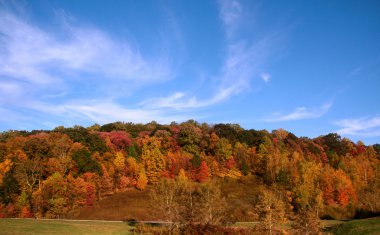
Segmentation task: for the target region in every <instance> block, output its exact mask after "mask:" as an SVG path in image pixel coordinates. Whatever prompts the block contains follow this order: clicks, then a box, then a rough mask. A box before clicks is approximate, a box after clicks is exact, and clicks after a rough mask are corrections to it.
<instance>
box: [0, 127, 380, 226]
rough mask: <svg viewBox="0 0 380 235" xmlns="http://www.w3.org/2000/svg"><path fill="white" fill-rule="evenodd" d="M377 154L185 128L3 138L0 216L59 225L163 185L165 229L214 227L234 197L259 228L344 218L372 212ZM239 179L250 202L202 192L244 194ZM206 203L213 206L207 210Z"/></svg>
mask: <svg viewBox="0 0 380 235" xmlns="http://www.w3.org/2000/svg"><path fill="white" fill-rule="evenodd" d="M379 152H380V147H379V145H378V144H375V145H373V146H367V145H365V144H364V143H363V142H361V141H358V142H357V143H354V142H352V141H351V140H349V139H347V138H342V137H341V136H339V135H338V134H335V133H330V134H328V135H324V136H320V137H318V138H315V139H310V138H306V137H301V138H298V137H297V136H295V135H294V134H292V133H290V132H287V131H285V130H283V129H277V130H274V131H272V132H268V131H265V130H260V131H259V130H245V129H243V128H242V127H240V126H239V125H238V124H216V125H208V124H205V123H203V124H200V123H197V122H196V121H194V120H189V121H187V122H184V123H180V124H177V123H174V122H173V123H171V124H170V125H161V124H158V123H156V122H154V121H153V122H150V123H147V124H133V123H125V122H115V123H110V124H105V125H103V126H99V125H94V126H91V127H89V128H84V127H80V126H74V127H71V128H64V127H57V128H55V129H54V130H52V131H7V132H3V133H0V202H1V203H2V205H1V206H0V207H1V208H2V209H1V210H2V212H0V213H1V216H10V217H17V216H23V217H25V216H36V217H52V218H58V217H59V218H63V217H68V216H69V215H73V214H76V213H78V211H79V209H80V208H82V207H92V206H94V205H95V203H96V202H97V200H100V199H102V198H106V197H108V196H109V195H111V194H113V193H115V192H118V191H126V190H128V188H131V187H135V188H137V189H139V190H146V189H147V187H148V188H149V189H150V188H151V187H153V188H155V187H158V188H160V187H162V185H161V183H160V182H161V181H162V180H163V179H165V180H167V183H166V186H167V187H169V186H170V187H173V190H174V191H175V193H174V194H175V198H176V200H177V199H178V200H181V202H183V203H180V206H179V210H178V211H180V212H178V213H177V215H176V216H174V217H172V218H171V219H170V220H179V221H181V220H183V218H186V219H187V221H193V222H196V221H209V222H210V223H221V222H220V221H221V220H219V219H217V218H218V216H215V217H214V216H211V217H210V214H209V216H208V217H207V216H206V214H207V213H206V212H205V211H207V210H208V209H207V208H210V206H211V205H212V206H215V207H216V208H221V207H222V206H221V205H222V204H223V198H225V197H224V196H226V197H227V196H228V197H231V198H233V197H236V198H235V199H231V200H234V202H235V204H236V205H237V206H238V207H239V209H240V212H239V213H242V214H241V216H242V217H244V218H259V217H260V218H261V219H262V220H263V222H264V221H266V222H265V223H263V224H266V225H265V226H266V228H268V224H274V223H275V221H276V218H275V217H276V216H277V215H283V214H284V212H285V213H286V214H287V216H280V217H281V218H279V220H282V219H286V218H284V217H289V218H290V219H293V217H292V216H294V215H296V214H297V213H300V212H302V211H304V210H313V211H314V212H315V214H316V216H317V217H324V216H325V217H333V218H351V217H353V216H354V215H355V213H356V212H357V211H361V212H363V213H364V212H365V213H377V212H379V211H380V196H379V195H380V154H379ZM246 179H250V180H251V181H252V182H250V183H254V184H255V185H256V186H255V187H256V189H255V190H256V191H255V190H253V191H254V193H252V192H251V191H250V190H248V191H250V192H251V194H246V195H244V194H243V193H242V190H240V189H239V188H238V187H237V188H236V189H235V192H230V194H227V195H221V194H219V192H218V190H217V188H218V187H216V186H212V185H211V184H212V182H214V181H215V180H216V181H218V180H219V181H222V182H228V181H233V182H235V183H234V184H236V185H238V184H240V183H241V186H242V187H244V185H245V184H247V183H246V182H245V183H242V182H243V181H244V180H246ZM172 181H173V182H175V183H170V182H172ZM239 182H240V183H239ZM157 184H158V185H157ZM155 185H157V186H155ZM206 185H207V186H206ZM166 186H165V187H166ZM252 187H254V186H252ZM215 190H216V191H215ZM226 190H227V189H226ZM166 192H167V193H169V192H170V190H167V191H166ZM218 195H219V196H218ZM237 195H238V196H237ZM207 197H209V198H214V199H213V200H214V201H215V203H216V202H218V201H219V202H220V205H217V203H216V204H207V200H206V199H205V198H207ZM239 197H240V198H241V197H247V198H251V199H252V201H253V202H252V203H248V204H250V205H251V206H252V207H255V208H256V210H252V208H249V207H248V206H246V205H243V204H242V203H240V204H239V200H240V198H239ZM259 198H260V200H259ZM240 201H241V200H240ZM189 202H192V203H189ZM173 203H174V201H173ZM265 203H266V204H265ZM173 205H175V203H174V204H173ZM199 208H202V210H201V209H199ZM166 211H167V210H166ZM274 211H277V212H274ZM161 214H162V215H163V214H164V213H163V212H162V213H161ZM269 214H271V216H270V217H271V220H272V222H268V215H269ZM274 214H276V216H272V215H274ZM296 217H297V216H296ZM270 226H272V225H270Z"/></svg>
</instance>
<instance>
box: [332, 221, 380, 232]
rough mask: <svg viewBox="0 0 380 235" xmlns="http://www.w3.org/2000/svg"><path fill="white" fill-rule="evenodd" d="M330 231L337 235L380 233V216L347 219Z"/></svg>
mask: <svg viewBox="0 0 380 235" xmlns="http://www.w3.org/2000/svg"><path fill="white" fill-rule="evenodd" d="M328 231H329V232H331V233H332V234H335V235H377V234H380V217H376V218H370V219H360V220H351V221H347V222H344V223H341V224H340V225H337V226H333V227H331V228H330V229H328Z"/></svg>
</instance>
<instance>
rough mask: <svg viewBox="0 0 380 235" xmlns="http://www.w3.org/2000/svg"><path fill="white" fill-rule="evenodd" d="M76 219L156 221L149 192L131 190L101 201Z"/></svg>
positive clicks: (86, 209) (85, 209)
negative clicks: (151, 208) (151, 211)
mask: <svg viewBox="0 0 380 235" xmlns="http://www.w3.org/2000/svg"><path fill="white" fill-rule="evenodd" d="M76 219H89V220H95V219H99V220H132V219H134V220H154V217H153V216H152V215H151V213H150V198H149V193H148V192H147V191H139V190H136V189H129V190H128V191H126V192H120V193H115V194H114V195H112V196H110V197H107V198H104V199H102V200H100V201H99V202H98V203H97V205H95V206H94V207H92V208H83V209H82V210H81V211H80V214H79V216H77V217H76Z"/></svg>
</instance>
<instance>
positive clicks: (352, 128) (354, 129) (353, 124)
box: [334, 116, 380, 137]
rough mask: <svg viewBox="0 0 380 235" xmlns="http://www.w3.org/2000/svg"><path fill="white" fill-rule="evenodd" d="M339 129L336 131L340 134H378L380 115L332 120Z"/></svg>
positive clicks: (369, 135)
mask: <svg viewBox="0 0 380 235" xmlns="http://www.w3.org/2000/svg"><path fill="white" fill-rule="evenodd" d="M334 124H335V125H337V126H340V127H341V129H339V130H337V131H336V132H337V133H339V134H340V135H353V136H363V137H378V136H380V117H379V116H377V117H372V118H369V117H363V118H356V119H355V118H354V119H342V120H339V121H336V122H334Z"/></svg>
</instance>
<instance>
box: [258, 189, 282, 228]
mask: <svg viewBox="0 0 380 235" xmlns="http://www.w3.org/2000/svg"><path fill="white" fill-rule="evenodd" d="M255 208H256V212H257V214H258V215H259V218H260V221H261V223H260V225H261V226H262V228H264V229H265V230H266V231H267V232H268V234H273V233H274V229H275V227H274V226H275V225H276V224H280V223H282V222H284V221H285V220H286V218H285V205H284V202H283V201H282V200H280V199H279V198H278V197H277V195H276V194H275V193H274V192H270V191H267V190H264V191H262V192H261V194H260V195H259V197H258V203H257V204H256V205H255Z"/></svg>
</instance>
